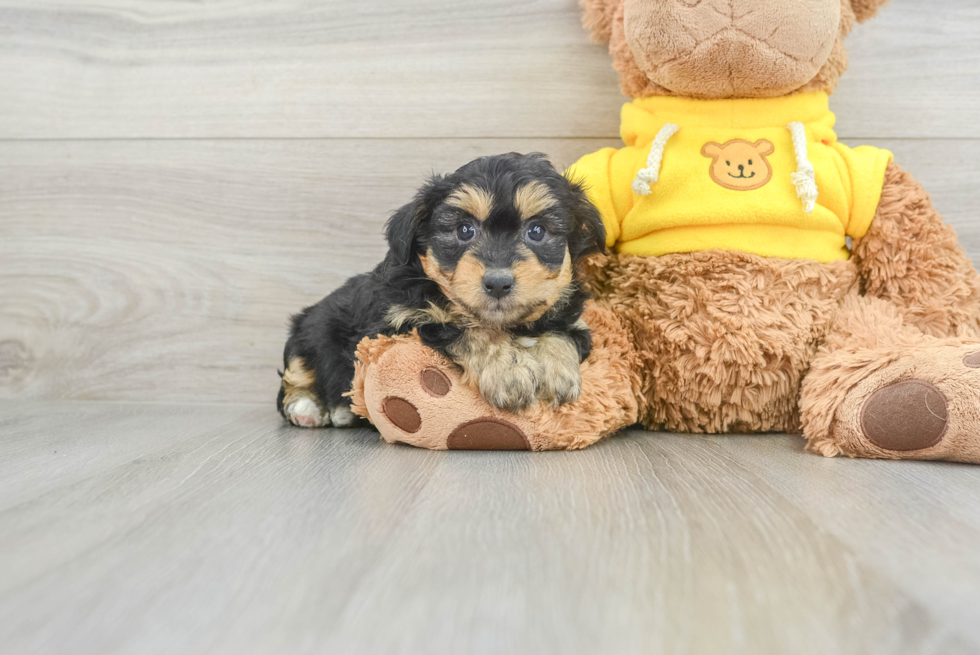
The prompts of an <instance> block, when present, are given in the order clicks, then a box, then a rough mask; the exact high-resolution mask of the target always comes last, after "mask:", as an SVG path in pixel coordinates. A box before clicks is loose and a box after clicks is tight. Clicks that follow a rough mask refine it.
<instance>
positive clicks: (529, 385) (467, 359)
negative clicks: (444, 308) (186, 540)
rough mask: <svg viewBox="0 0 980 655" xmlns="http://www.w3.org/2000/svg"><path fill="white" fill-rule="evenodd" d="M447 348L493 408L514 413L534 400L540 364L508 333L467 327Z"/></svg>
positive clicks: (468, 381) (466, 379)
mask: <svg viewBox="0 0 980 655" xmlns="http://www.w3.org/2000/svg"><path fill="white" fill-rule="evenodd" d="M447 351H448V354H449V356H450V357H451V358H452V359H453V361H455V362H456V363H457V364H459V365H460V366H462V367H463V380H464V382H467V383H469V384H475V385H476V386H477V387H478V388H479V389H480V395H482V396H483V399H484V400H486V401H487V402H488V403H490V404H491V405H493V406H494V407H496V408H498V409H506V410H508V411H512V412H516V411H519V410H521V409H524V408H525V407H528V406H529V405H531V404H532V403H534V402H535V401H536V400H537V392H538V385H539V382H540V379H541V373H542V371H541V365H540V364H539V363H538V362H537V360H535V359H534V357H533V356H532V355H531V353H530V351H529V349H528V348H527V347H525V346H523V345H521V344H520V343H518V341H517V340H516V339H515V337H514V336H513V335H511V334H510V333H509V332H506V331H503V330H494V329H484V328H470V329H467V330H464V331H463V333H462V334H461V335H460V337H459V338H458V339H457V340H456V341H455V342H453V344H452V345H451V346H449V348H448V349H447Z"/></svg>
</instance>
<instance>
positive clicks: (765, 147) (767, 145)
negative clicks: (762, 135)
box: [753, 139, 776, 157]
mask: <svg viewBox="0 0 980 655" xmlns="http://www.w3.org/2000/svg"><path fill="white" fill-rule="evenodd" d="M753 145H754V146H755V150H756V152H758V153H759V154H760V155H762V156H763V157H768V156H769V155H771V154H772V153H774V152H775V151H776V146H774V145H772V141H769V140H767V139H759V140H758V141H756V142H755V143H754V144H753Z"/></svg>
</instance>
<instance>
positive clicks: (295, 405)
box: [283, 396, 350, 428]
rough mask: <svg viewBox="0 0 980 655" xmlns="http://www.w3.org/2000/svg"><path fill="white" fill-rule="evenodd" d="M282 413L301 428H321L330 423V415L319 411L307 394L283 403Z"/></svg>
mask: <svg viewBox="0 0 980 655" xmlns="http://www.w3.org/2000/svg"><path fill="white" fill-rule="evenodd" d="M349 411H350V410H348V412H349ZM283 413H284V414H285V415H286V420H287V421H289V422H290V423H292V424H293V425H295V426H298V427H301V428H322V427H326V426H328V425H330V415H329V414H327V413H326V412H324V411H321V410H320V406H319V405H318V404H317V403H316V401H315V400H313V399H312V398H310V397H308V396H300V397H299V398H297V399H296V400H294V401H293V402H291V403H289V404H288V405H285V406H284V407H283Z"/></svg>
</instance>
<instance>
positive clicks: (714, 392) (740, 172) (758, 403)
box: [351, 0, 980, 463]
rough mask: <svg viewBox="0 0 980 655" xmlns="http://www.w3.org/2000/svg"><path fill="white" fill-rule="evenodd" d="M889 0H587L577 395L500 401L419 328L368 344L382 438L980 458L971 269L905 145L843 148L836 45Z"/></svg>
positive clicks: (435, 443)
mask: <svg viewBox="0 0 980 655" xmlns="http://www.w3.org/2000/svg"><path fill="white" fill-rule="evenodd" d="M886 2H887V0H700V1H697V2H694V1H691V0H582V6H583V10H584V18H583V23H584V25H585V26H586V27H587V28H588V29H589V30H591V33H592V36H593V39H594V40H596V41H598V42H602V43H608V47H609V52H610V54H611V55H612V59H613V67H614V68H615V70H616V71H617V72H618V74H619V78H620V84H621V88H622V90H623V92H624V93H625V94H626V95H627V96H629V97H630V98H632V101H631V102H629V103H627V104H626V105H624V106H623V108H622V127H621V137H622V140H623V142H624V145H623V147H621V148H604V149H602V150H600V151H598V152H594V153H591V154H588V155H585V156H584V157H582V158H581V159H580V160H579V161H577V162H576V163H575V164H573V165H572V166H571V167H570V168H569V169H568V171H566V175H567V176H569V178H570V179H574V180H576V181H579V182H581V183H582V184H583V185H584V186H585V188H586V189H587V193H588V196H589V199H590V200H591V201H592V203H593V204H594V205H595V206H596V207H597V208H598V210H599V211H600V213H601V215H602V220H603V223H604V226H605V228H606V246H607V251H606V252H604V253H600V254H597V255H595V256H594V257H592V258H591V259H590V260H589V261H588V263H587V265H586V267H587V271H586V273H587V274H588V278H589V280H590V281H589V291H590V293H591V294H592V300H591V301H590V303H589V305H588V307H587V309H586V311H585V314H584V315H583V319H584V321H585V323H586V324H587V325H588V326H589V328H590V330H591V332H592V339H593V350H592V353H591V355H590V356H589V357H588V358H587V359H586V360H585V361H584V362H583V364H582V368H581V373H582V390H581V393H580V395H579V397H578V399H577V400H575V401H574V402H570V403H567V404H564V405H560V406H553V405H550V404H546V403H539V404H538V405H534V406H532V407H530V408H528V409H526V410H524V411H521V412H508V411H504V410H499V409H496V408H494V407H491V406H490V405H489V404H487V403H486V402H484V400H483V399H482V398H481V397H480V395H479V393H478V391H477V390H476V389H474V388H472V387H471V386H467V385H466V384H464V383H463V382H462V381H461V380H462V377H461V375H460V371H459V370H458V369H457V368H456V367H455V366H454V364H453V363H452V362H451V361H448V360H447V359H445V358H444V357H442V356H441V355H439V354H438V353H436V352H434V351H432V350H430V349H428V348H426V347H425V346H423V345H422V344H421V342H420V341H419V339H418V337H417V336H416V335H399V336H395V337H386V336H382V337H378V338H373V339H366V340H364V341H363V342H362V343H361V344H360V346H359V349H358V363H357V368H356V374H355V378H354V381H353V386H352V391H351V397H352V402H353V409H354V411H355V412H356V413H357V414H359V415H360V416H363V417H364V418H367V419H368V420H370V421H371V422H372V423H373V424H374V425H375V426H376V427H377V428H378V430H379V431H380V433H381V435H382V437H383V438H384V439H385V440H386V441H388V442H400V443H406V444H410V445H414V446H420V447H424V448H431V449H447V448H448V449H524V450H548V449H576V448H582V447H585V446H588V445H590V444H592V443H595V442H596V441H598V440H599V439H601V438H603V437H606V436H608V435H611V434H613V433H615V432H616V431H618V430H620V429H622V428H625V427H628V426H631V425H634V424H637V423H639V424H642V425H643V426H644V427H646V428H648V429H651V430H669V431H680V432H694V433H698V432H700V433H724V432H732V433H749V432H790V433H801V434H802V436H803V437H804V438H805V439H806V444H807V448H808V449H809V450H810V451H812V452H815V453H818V454H820V455H824V456H828V457H832V456H837V455H846V456H850V457H869V458H887V459H945V460H955V461H963V462H974V463H980V275H978V274H977V272H976V271H975V269H974V268H973V266H972V264H971V262H970V260H969V258H968V257H967V255H966V254H965V252H964V250H963V249H962V248H961V247H960V245H959V244H958V243H957V238H956V234H955V232H954V231H953V229H952V228H951V227H950V226H949V225H946V224H944V223H943V221H942V218H941V217H940V215H939V214H938V213H937V212H936V210H935V209H934V208H933V205H932V203H931V201H930V198H929V196H928V195H927V193H926V192H925V191H924V190H923V188H922V187H921V186H920V185H919V184H918V183H917V182H916V181H915V180H914V179H913V178H912V176H911V175H909V174H908V173H907V172H905V171H904V170H903V169H902V168H900V166H899V165H898V164H896V163H894V162H893V157H892V154H891V153H890V152H888V151H886V150H881V149H877V148H873V147H868V146H861V147H855V148H850V147H847V146H845V145H843V144H841V143H839V142H838V140H837V136H836V134H835V132H834V129H833V127H834V120H835V118H834V114H833V113H832V112H831V111H830V109H829V95H830V94H831V92H832V91H833V90H834V88H835V86H836V84H837V82H838V79H839V77H840V75H841V74H842V73H843V71H844V69H845V68H846V63H847V55H846V52H845V49H844V40H845V37H846V36H847V35H848V34H849V33H850V32H851V30H852V28H853V27H854V25H855V23H857V22H863V21H866V20H868V19H870V18H872V17H873V16H874V15H875V14H876V13H877V11H878V10H879V8H880V6H881V5H884V4H885V3H886Z"/></svg>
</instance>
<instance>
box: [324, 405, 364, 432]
mask: <svg viewBox="0 0 980 655" xmlns="http://www.w3.org/2000/svg"><path fill="white" fill-rule="evenodd" d="M359 421H360V419H359V418H357V415H356V414H354V412H352V411H350V407H349V406H347V405H339V406H337V407H334V408H333V409H332V410H330V422H331V423H332V424H333V425H334V426H335V427H338V428H350V427H354V426H355V425H357V424H358V422H359Z"/></svg>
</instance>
